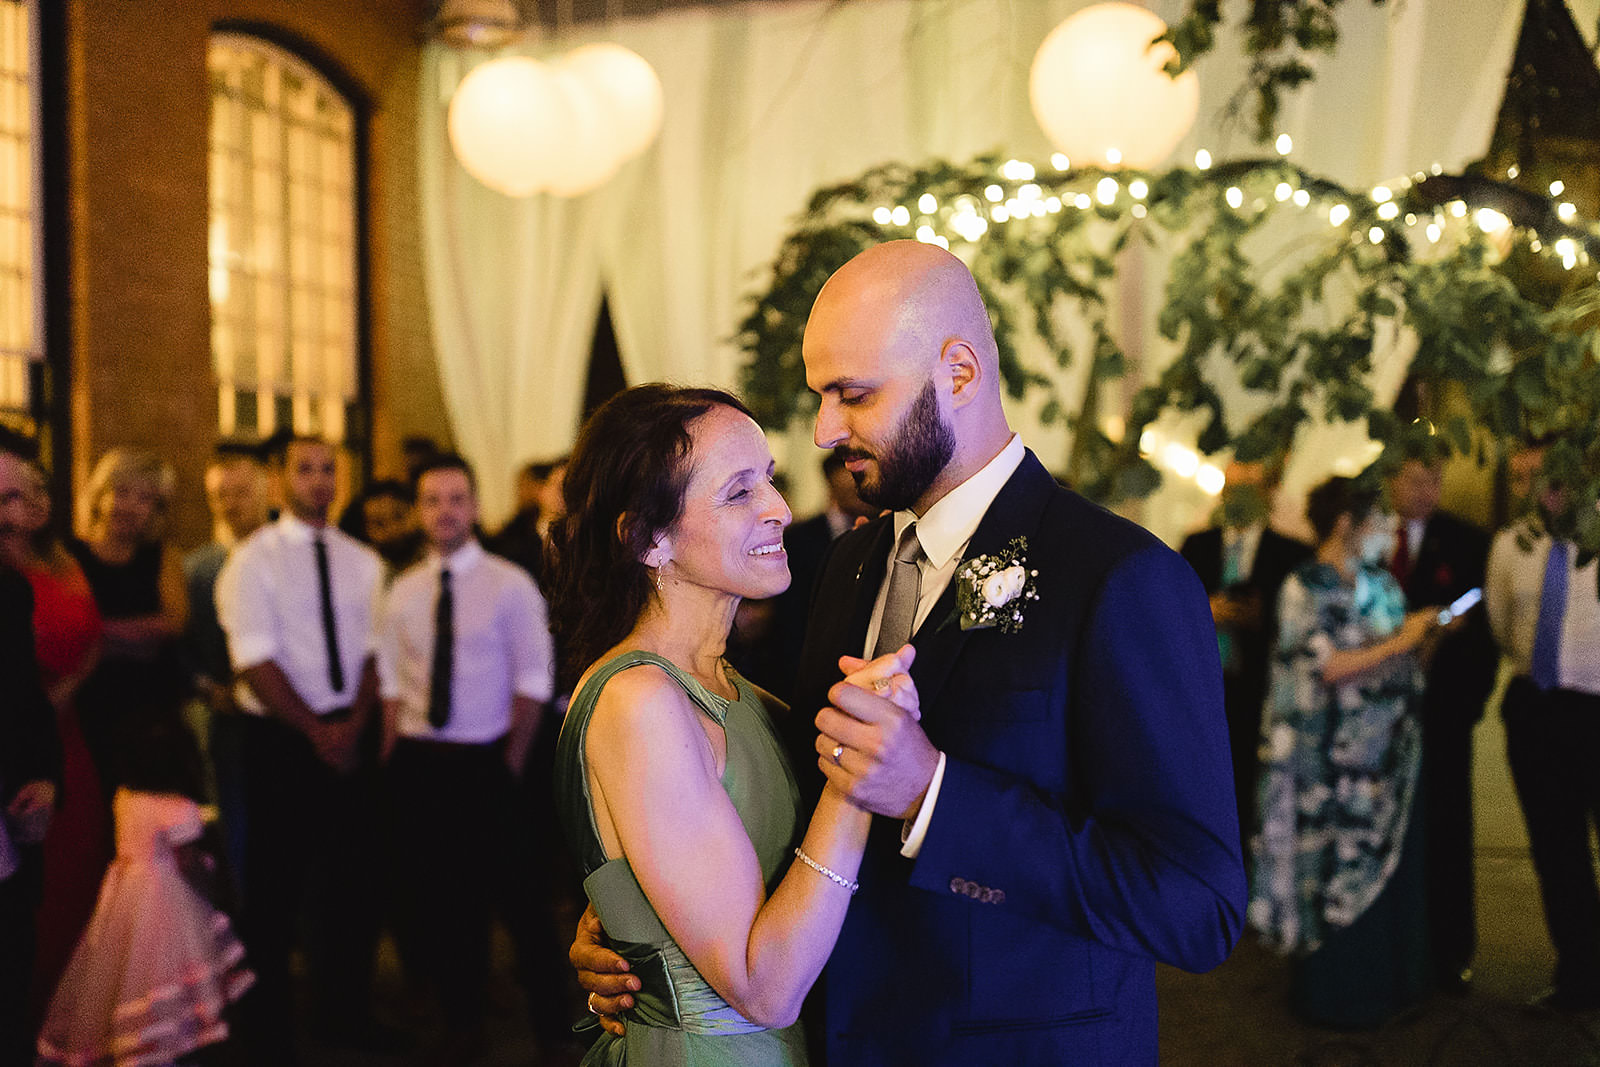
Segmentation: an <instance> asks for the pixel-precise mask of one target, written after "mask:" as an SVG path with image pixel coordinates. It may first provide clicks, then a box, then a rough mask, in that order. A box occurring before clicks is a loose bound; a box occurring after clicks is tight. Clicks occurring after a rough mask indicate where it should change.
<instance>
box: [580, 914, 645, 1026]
mask: <svg viewBox="0 0 1600 1067" xmlns="http://www.w3.org/2000/svg"><path fill="white" fill-rule="evenodd" d="M604 933H605V931H604V930H603V929H601V927H600V916H598V915H596V914H595V913H594V905H593V904H590V905H589V906H588V907H587V908H584V909H583V915H582V917H581V918H579V919H578V930H577V933H576V934H575V935H574V936H573V939H572V947H571V948H570V949H568V950H567V959H568V960H569V961H571V963H572V968H573V970H575V971H577V972H578V984H579V985H580V986H582V987H583V988H584V989H585V990H586V991H587V992H588V994H589V1009H590V1010H591V1011H593V1012H594V1013H595V1014H596V1015H598V1016H600V1025H601V1026H602V1027H604V1028H605V1031H606V1033H608V1034H614V1035H616V1036H617V1037H621V1036H622V1034H623V1032H624V1030H625V1029H626V1027H624V1026H623V1024H622V1020H621V1019H620V1018H618V1016H620V1015H621V1014H622V1013H623V1012H625V1011H627V1010H628V1009H629V1008H631V1007H633V997H632V996H630V995H629V994H630V993H636V992H638V991H639V987H640V982H639V979H638V977H637V976H636V975H632V974H629V973H627V972H628V961H627V960H625V959H623V958H622V957H621V956H619V955H617V954H616V953H615V952H612V951H611V950H610V949H609V948H606V946H605V945H604V944H602V943H601V941H600V938H601V936H602V935H603V934H604Z"/></svg>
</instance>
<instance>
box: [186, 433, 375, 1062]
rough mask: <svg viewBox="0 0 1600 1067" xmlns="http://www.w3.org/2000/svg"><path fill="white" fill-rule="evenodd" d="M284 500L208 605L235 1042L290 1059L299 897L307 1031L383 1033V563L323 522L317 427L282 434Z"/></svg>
mask: <svg viewBox="0 0 1600 1067" xmlns="http://www.w3.org/2000/svg"><path fill="white" fill-rule="evenodd" d="M284 455H285V463H284V488H285V503H286V505H287V510H286V512H285V513H284V514H283V516H282V517H280V518H279V519H278V520H277V521H276V522H274V523H271V524H270V525H267V526H263V527H262V528H261V529H259V530H257V531H256V532H255V533H254V534H252V535H251V536H250V537H249V538H247V539H246V540H245V541H244V542H243V543H242V544H240V545H238V546H236V547H235V548H234V550H233V551H232V553H230V554H229V556H228V560H227V562H226V563H224V564H223V566H222V572H221V573H220V574H219V575H218V577H217V616H218V618H219V619H220V620H221V623H222V629H223V631H224V632H225V633H226V634H227V635H228V652H229V655H230V657H231V658H232V662H233V665H234V669H235V671H237V672H238V676H239V679H240V684H239V685H238V686H237V687H236V689H235V692H234V698H235V700H237V701H238V703H239V706H240V709H241V710H242V711H243V712H244V713H245V715H244V717H243V718H242V719H241V724H242V725H243V728H244V733H245V745H244V752H245V763H244V801H245V808H246V817H247V819H248V822H249V829H250V837H249V843H248V847H247V849H246V853H245V867H244V872H243V879H242V882H243V885H242V889H243V894H244V905H243V908H242V910H241V914H240V922H239V932H240V936H241V938H242V939H243V941H244V943H245V947H246V948H247V949H248V950H249V953H250V959H251V961H252V966H253V967H254V969H255V971H256V975H257V979H258V982H257V986H256V988H255V990H253V991H252V992H251V993H250V994H249V996H248V997H247V998H246V1001H245V1012H246V1014H245V1017H244V1018H243V1019H242V1020H241V1028H242V1030H243V1031H245V1032H246V1033H247V1034H248V1036H247V1037H245V1038H244V1041H243V1043H244V1045H245V1046H246V1047H247V1048H249V1049H250V1050H251V1051H252V1052H253V1053H255V1054H256V1055H257V1056H258V1057H259V1059H260V1061H261V1062H262V1063H263V1064H266V1063H275V1064H279V1063H288V1062H292V1058H293V1054H294V1053H293V1048H292V1045H291V1038H292V1034H293V1030H294V1027H293V1021H294V1018H295V1013H294V1011H293V1009H292V1000H293V998H292V991H291V986H290V974H289V955H290V951H291V949H292V947H293V945H294V943H295V940H296V938H295V934H296V929H297V923H298V919H299V917H300V915H301V912H302V910H304V911H305V912H306V919H307V922H306V932H307V942H308V943H307V946H306V948H307V958H308V964H309V971H310V984H311V1008H312V1020H311V1023H312V1030H313V1032H314V1034H315V1035H316V1036H318V1037H319V1038H322V1039H324V1040H326V1041H329V1042H331V1043H337V1044H341V1045H371V1044H381V1043H382V1040H383V1038H384V1037H385V1036H386V1035H384V1034H383V1032H382V1031H381V1030H380V1029H379V1028H378V1027H377V1026H376V1024H375V1023H374V1022H373V1019H372V1013H371V1005H370V1002H369V1001H370V992H371V983H372V968H373V956H374V952H375V949H376V943H377V934H378V925H379V924H378V913H379V910H380V909H379V906H378V905H379V896H378V889H377V884H376V883H377V878H376V875H377V871H376V868H377V860H376V857H375V855H374V851H375V850H374V846H373V837H374V827H375V824H376V816H375V812H374V810H373V809H374V807H375V797H374V793H373V782H372V778H371V771H372V765H373V762H374V759H375V756H376V748H377V738H378V725H379V724H378V716H377V699H378V697H377V674H376V671H375V669H374V666H373V659H372V653H373V649H374V645H375V623H376V606H377V601H378V597H379V595H380V587H381V576H382V570H383V563H382V561H381V560H380V559H379V558H378V555H377V553H376V552H374V551H373V550H372V549H370V548H368V547H367V546H365V545H363V544H361V543H359V542H358V541H356V540H354V539H353V538H351V537H348V536H347V535H345V534H343V533H341V532H339V531H338V530H337V529H334V528H333V527H331V526H330V524H329V522H328V510H329V508H330V507H331V505H332V504H333V498H334V494H335V491H336V488H337V480H336V454H335V451H334V448H333V446H332V445H330V444H329V443H327V442H326V441H323V440H321V439H320V438H315V437H296V438H295V439H294V440H292V441H290V442H289V444H288V446H287V448H286V449H285V453H284Z"/></svg>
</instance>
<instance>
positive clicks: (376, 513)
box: [339, 478, 423, 581]
mask: <svg viewBox="0 0 1600 1067" xmlns="http://www.w3.org/2000/svg"><path fill="white" fill-rule="evenodd" d="M339 529H341V530H343V531H344V532H345V533H347V534H349V535H350V536H351V537H354V538H355V539H356V540H357V541H361V542H363V543H365V544H368V545H371V546H372V547H373V548H374V549H376V550H377V553H378V555H379V556H382V557H383V562H384V567H385V572H384V573H385V576H386V580H389V581H392V580H393V579H394V576H395V575H397V574H399V573H400V572H401V571H403V570H405V569H406V568H407V567H409V566H411V564H413V563H415V562H416V560H417V556H418V555H419V554H420V553H421V551H422V547H423V539H422V532H421V531H420V530H418V529H417V520H416V514H415V511H414V509H413V508H412V490H411V489H410V488H408V487H407V486H406V484H405V483H404V482H398V481H395V480H394V479H392V478H382V479H379V480H378V481H375V482H373V483H371V484H370V485H368V486H367V487H366V488H365V489H363V490H362V491H361V494H360V495H359V496H357V497H356V499H355V500H354V501H352V502H351V504H350V505H349V506H348V507H346V508H345V509H344V514H343V515H342V516H340V518H339Z"/></svg>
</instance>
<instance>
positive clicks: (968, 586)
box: [945, 537, 1039, 634]
mask: <svg viewBox="0 0 1600 1067" xmlns="http://www.w3.org/2000/svg"><path fill="white" fill-rule="evenodd" d="M1038 576H1039V572H1038V571H1036V570H1029V569H1028V539H1027V538H1026V537H1018V538H1015V539H1013V540H1012V542H1011V543H1010V544H1009V545H1007V546H1006V547H1005V548H1004V549H1003V550H1002V551H999V552H993V553H990V554H989V555H985V556H976V557H974V558H972V559H969V560H966V561H965V562H963V563H962V564H961V566H960V567H959V568H957V569H956V576H955V583H956V609H955V611H953V612H951V613H950V618H949V619H946V620H945V624H946V625H948V624H949V623H950V622H951V621H959V622H960V623H961V628H962V629H963V630H985V629H988V628H990V627H999V629H1000V632H1001V633H1008V634H1009V633H1016V632H1017V631H1018V630H1020V629H1022V623H1023V609H1024V607H1026V605H1027V602H1028V601H1030V600H1038V599H1039V591H1038V589H1037V588H1036V587H1035V582H1034V579H1035V578H1037V577H1038Z"/></svg>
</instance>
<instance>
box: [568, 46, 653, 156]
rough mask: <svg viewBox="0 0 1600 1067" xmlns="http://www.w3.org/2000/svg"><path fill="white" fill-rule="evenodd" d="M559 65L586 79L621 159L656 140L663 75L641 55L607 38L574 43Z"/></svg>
mask: <svg viewBox="0 0 1600 1067" xmlns="http://www.w3.org/2000/svg"><path fill="white" fill-rule="evenodd" d="M561 67H562V69H563V70H566V71H568V72H570V73H572V74H573V75H574V76H576V77H577V78H579V79H581V80H582V81H584V82H586V83H587V84H588V86H589V89H590V91H591V92H592V93H593V94H594V96H595V98H596V100H597V101H598V102H599V104H600V107H601V111H602V114H603V116H604V117H603V119H602V121H603V122H604V123H605V129H606V133H607V139H608V142H609V144H610V146H611V148H612V150H614V151H615V152H616V153H617V156H618V159H619V160H621V161H625V160H629V159H632V158H633V157H634V156H637V155H638V154H639V153H641V152H643V151H644V150H645V149H646V148H649V147H650V145H651V144H653V143H654V142H655V139H656V135H657V134H658V133H660V132H661V119H662V115H663V110H664V102H663V97H662V93H661V79H660V78H658V77H656V72H655V68H654V67H652V66H651V65H650V64H649V63H648V62H647V61H646V60H645V59H644V57H643V56H640V55H639V54H638V53H637V52H634V51H632V50H630V49H627V48H624V47H622V45H620V44H615V43H613V42H610V41H605V42H600V43H597V44H586V45H583V46H581V47H579V48H575V49H573V50H572V52H571V53H569V54H568V55H567V57H566V58H565V59H563V60H562V61H561Z"/></svg>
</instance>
